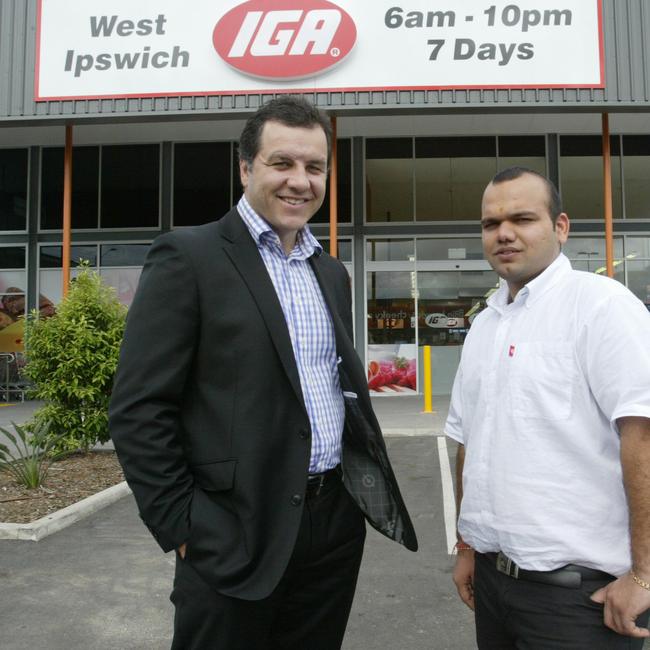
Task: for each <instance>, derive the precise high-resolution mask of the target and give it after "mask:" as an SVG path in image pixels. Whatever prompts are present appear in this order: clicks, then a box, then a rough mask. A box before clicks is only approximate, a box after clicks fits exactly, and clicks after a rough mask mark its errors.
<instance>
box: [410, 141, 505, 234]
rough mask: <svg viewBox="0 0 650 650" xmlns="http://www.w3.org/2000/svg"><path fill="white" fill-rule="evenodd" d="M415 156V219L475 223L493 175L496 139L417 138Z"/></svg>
mask: <svg viewBox="0 0 650 650" xmlns="http://www.w3.org/2000/svg"><path fill="white" fill-rule="evenodd" d="M415 155H416V160H415V196H416V219H417V220H418V221H429V220H435V219H437V220H443V221H451V220H460V219H467V220H477V221H478V219H479V218H480V211H481V198H482V196H483V191H484V190H485V186H486V185H487V184H488V183H489V182H490V179H491V178H492V177H493V176H494V173H495V171H496V140H495V138H492V137H477V138H416V140H415Z"/></svg>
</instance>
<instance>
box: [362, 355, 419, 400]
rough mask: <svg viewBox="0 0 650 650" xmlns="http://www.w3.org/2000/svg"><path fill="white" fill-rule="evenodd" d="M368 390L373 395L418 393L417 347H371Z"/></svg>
mask: <svg viewBox="0 0 650 650" xmlns="http://www.w3.org/2000/svg"><path fill="white" fill-rule="evenodd" d="M368 388H369V389H370V393H371V394H379V393H384V394H393V395H395V394H399V393H405V394H413V393H416V392H417V346H416V345H415V344H411V343H409V344H392V345H369V346H368Z"/></svg>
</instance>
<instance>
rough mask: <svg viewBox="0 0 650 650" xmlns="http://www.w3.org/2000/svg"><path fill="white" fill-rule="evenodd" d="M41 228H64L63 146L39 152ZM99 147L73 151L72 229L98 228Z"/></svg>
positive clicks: (79, 148)
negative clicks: (40, 164) (40, 166)
mask: <svg viewBox="0 0 650 650" xmlns="http://www.w3.org/2000/svg"><path fill="white" fill-rule="evenodd" d="M41 163H42V173H41V228H42V229H43V230H53V229H57V230H60V229H61V228H63V163H64V149H63V147H46V148H44V149H42V151H41ZM98 192H99V148H98V147H75V148H74V149H73V150H72V208H71V213H72V227H73V228H97V196H98Z"/></svg>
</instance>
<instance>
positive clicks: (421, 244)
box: [415, 237, 483, 260]
mask: <svg viewBox="0 0 650 650" xmlns="http://www.w3.org/2000/svg"><path fill="white" fill-rule="evenodd" d="M415 246H416V248H417V256H418V260H482V259H483V244H482V242H481V240H480V239H479V238H477V237H474V238H471V239H470V238H469V237H468V238H467V239H417V240H416V241H415Z"/></svg>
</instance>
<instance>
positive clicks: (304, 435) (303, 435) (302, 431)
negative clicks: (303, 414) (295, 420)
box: [298, 429, 309, 440]
mask: <svg viewBox="0 0 650 650" xmlns="http://www.w3.org/2000/svg"><path fill="white" fill-rule="evenodd" d="M298 435H299V436H300V439H301V440H307V438H309V429H300V431H298Z"/></svg>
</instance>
